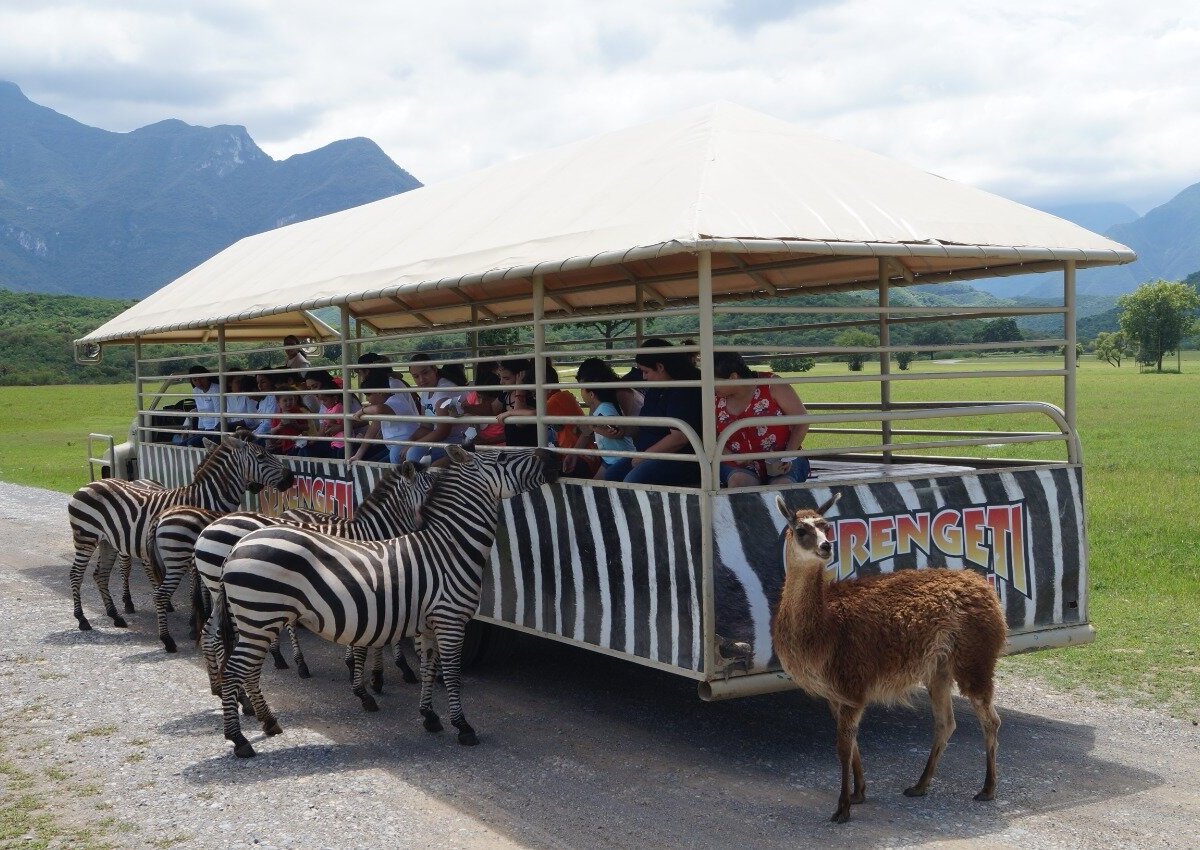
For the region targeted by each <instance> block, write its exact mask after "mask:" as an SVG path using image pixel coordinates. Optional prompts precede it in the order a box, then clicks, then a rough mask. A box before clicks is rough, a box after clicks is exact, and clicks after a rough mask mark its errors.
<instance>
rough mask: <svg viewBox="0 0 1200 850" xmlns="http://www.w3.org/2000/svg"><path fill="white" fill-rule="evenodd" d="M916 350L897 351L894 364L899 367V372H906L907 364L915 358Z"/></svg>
mask: <svg viewBox="0 0 1200 850" xmlns="http://www.w3.org/2000/svg"><path fill="white" fill-rule="evenodd" d="M916 356H917V355H916V352H913V351H897V352H896V364H897V365H898V366H899V367H900V371H901V372H907V371H908V367H909V364H911V363H912V362H913V359H914V358H916Z"/></svg>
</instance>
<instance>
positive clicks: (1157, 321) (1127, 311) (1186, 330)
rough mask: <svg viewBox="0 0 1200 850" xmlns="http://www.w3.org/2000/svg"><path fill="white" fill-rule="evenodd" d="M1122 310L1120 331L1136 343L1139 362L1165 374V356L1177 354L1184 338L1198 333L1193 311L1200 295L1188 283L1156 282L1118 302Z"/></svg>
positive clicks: (1124, 296)
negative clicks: (1151, 365) (1154, 367)
mask: <svg viewBox="0 0 1200 850" xmlns="http://www.w3.org/2000/svg"><path fill="white" fill-rule="evenodd" d="M1117 306H1119V307H1120V308H1121V309H1122V313H1121V330H1122V331H1123V332H1124V333H1125V335H1126V337H1128V338H1129V339H1130V340H1132V341H1134V342H1136V343H1137V346H1138V362H1140V363H1146V364H1151V363H1153V364H1155V366H1156V368H1157V371H1159V372H1161V371H1162V361H1163V357H1164V356H1166V354H1168V353H1169V352H1172V351H1178V350H1179V344H1180V343H1181V342H1183V338H1184V337H1186V336H1190V335H1191V334H1193V333H1195V332H1196V320H1195V317H1194V315H1193V314H1194V312H1195V311H1196V309H1197V308H1200V294H1197V293H1196V290H1195V289H1193V288H1192V287H1190V286H1188V285H1187V284H1185V283H1179V282H1177V281H1167V280H1156V281H1154V282H1153V283H1143V284H1142V285H1141V286H1139V287H1138V288H1137V291H1136V292H1131V293H1129V294H1128V295H1122V296H1121V297H1120V298H1118V299H1117Z"/></svg>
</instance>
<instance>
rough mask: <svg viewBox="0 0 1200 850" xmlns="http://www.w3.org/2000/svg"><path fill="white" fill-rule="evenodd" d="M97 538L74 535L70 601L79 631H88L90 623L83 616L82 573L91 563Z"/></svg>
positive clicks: (90, 628) (90, 626) (90, 627)
mask: <svg viewBox="0 0 1200 850" xmlns="http://www.w3.org/2000/svg"><path fill="white" fill-rule="evenodd" d="M98 542H99V541H98V540H97V539H96V538H94V537H84V536H82V535H79V534H76V535H75V560H74V561H73V562H72V563H71V602H72V603H73V604H74V606H75V620H76V622H78V623H79V631H81V632H90V631H91V630H92V624H91V623H89V622H88V618H87V617H85V616H83V598H82V594H81V590H82V588H83V575H84V573H86V572H87V568H88V564H89V563H91V560H92V555H93V554H94V553H95V551H96V548H97V545H98Z"/></svg>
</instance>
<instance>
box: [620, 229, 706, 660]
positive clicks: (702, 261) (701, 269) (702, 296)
mask: <svg viewBox="0 0 1200 850" xmlns="http://www.w3.org/2000/svg"><path fill="white" fill-rule="evenodd" d="M696 259H697V278H698V280H697V289H698V292H697V295H698V307H699V310H700V358H699V359H700V384H701V387H700V393H701V399H702V400H703V404H701V410H702V411H703V414H704V418H703V419H702V420H701V424H702V426H703V427H702V429H701V432H700V437H701V439H702V440H703V442H704V445H703V447H702V449H703V451H704V459H705V460H706V461H707V462H706V463H702V464H701V467H700V481H701V488H700V495H699V498H700V528H701V532H700V592H701V598H700V604H701V608H702V610H703V614H702V616H703V620H702V623H703V627H704V674H705V676H706V677H707V676H712V675H715V674H716V666H717V637H716V634H717V604H716V596H715V585H714V582H713V546H714V541H713V534H714V533H715V532H714V530H713V498H714V490H715V488H717V487H719V486H720V479H719V478H714V477H713V476H714V473H715V472H716V468H717V461H716V456H715V451H716V443H717V412H716V406H715V405H714V404H713V399H714V398H715V395H714V388H715V385H716V375H715V370H714V368H713V290H712V252H711V251H701V252H700V254H699V256H698V257H697V258H696ZM638 309H639V310H640V309H641V305H639V306H638ZM638 344H639V345H640V344H641V340H640V339H639V341H638Z"/></svg>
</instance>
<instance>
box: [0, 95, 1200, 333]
mask: <svg viewBox="0 0 1200 850" xmlns="http://www.w3.org/2000/svg"><path fill="white" fill-rule="evenodd" d="M420 185H421V184H420V182H419V181H417V179H416V178H414V177H413V176H412V175H411V174H409V173H408V172H407V171H405V170H404V169H403V168H401V167H400V166H398V165H396V163H394V162H393V161H392V160H391V159H389V158H388V156H387V155H386V154H385V153H384V152H383V151H382V150H380V149H379V147H378V145H376V144H375V143H374V142H372V141H371V140H370V139H363V138H357V139H345V140H342V141H338V142H334V143H332V144H330V145H326V146H325V147H323V148H320V149H318V150H315V151H310V152H308V153H303V154H298V155H296V156H292V157H289V158H288V159H286V160H283V161H276V160H274V159H272V158H271V157H270V156H268V155H267V154H266V153H264V152H263V151H262V150H261V149H260V148H259V147H258V145H256V144H255V143H254V140H253V139H252V138H251V137H250V135H249V134H248V133H247V132H246V128H245V127H240V126H232V125H221V126H217V127H194V126H191V125H188V124H185V123H184V122H182V121H178V120H173V119H169V120H165V121H160V122H158V123H156V124H151V125H149V126H147V127H142V128H140V129H137V130H134V131H132V132H129V133H114V132H109V131H107V130H101V129H98V128H95V127H89V126H87V125H84V124H81V123H79V122H78V121H75V120H74V119H71V118H68V117H67V116H65V115H61V114H59V113H57V112H55V111H54V110H52V109H48V108H47V107H44V106H40V105H38V104H36V103H33V102H32V101H30V100H29V99H28V98H27V97H25V95H24V94H23V93H22V92H21V90H20V88H18V87H17V86H16V85H15V84H14V83H10V82H4V81H0V288H3V289H9V290H12V291H18V292H22V291H23V292H45V293H59V294H86V295H91V296H104V297H111V298H141V297H143V296H145V295H147V294H149V293H150V292H153V291H154V290H156V289H158V288H159V287H161V286H163V285H164V284H166V283H169V282H170V281H172V280H174V279H175V278H176V277H178V276H179V275H181V274H183V273H184V272H186V271H187V270H188V269H191V268H192V267H194V266H196V265H198V264H199V263H201V262H203V261H204V260H206V259H208V258H209V257H211V256H212V255H213V254H216V253H217V252H219V251H221V250H222V249H224V248H225V247H227V246H229V245H231V244H232V243H234V242H236V241H237V240H238V239H241V238H242V237H244V236H249V235H251V234H254V233H260V232H262V231H265V230H270V229H272V228H275V227H280V226H282V225H285V224H290V223H291V222H295V221H302V220H305V219H309V218H315V217H317V216H321V215H325V214H328V213H331V212H337V211H339V210H343V209H347V208H349V207H353V206H358V205H359V204H365V203H368V202H370V201H375V200H378V199H380V198H385V197H388V196H390V195H395V194H398V193H400V192H405V191H408V190H409V189H415V188H417V187H418V186H420ZM1046 211H1047V212H1050V213H1052V214H1054V215H1057V216H1059V217H1061V218H1065V219H1067V220H1069V221H1073V222H1075V223H1076V224H1079V225H1082V226H1083V227H1086V228H1088V229H1089V230H1093V231H1096V232H1098V233H1103V234H1105V235H1107V236H1109V237H1111V238H1113V239H1115V240H1116V241H1118V242H1121V243H1123V244H1125V245H1128V246H1129V247H1130V248H1133V249H1134V250H1135V251H1136V252H1137V254H1138V260H1137V262H1135V263H1131V264H1129V265H1125V266H1113V267H1106V268H1099V269H1083V270H1081V271H1080V273H1079V277H1078V292H1079V295H1080V306H1081V315H1083V313H1084V310H1083V309H1082V307H1083V306H1084V304H1085V302H1086V303H1087V304H1088V306H1089V308H1090V310H1091V311H1096V312H1100V311H1103V310H1107V309H1109V308H1110V307H1111V306H1112V305H1113V304H1114V303H1115V299H1116V296H1118V295H1120V294H1122V293H1125V292H1131V291H1133V290H1134V289H1136V288H1137V287H1138V286H1139V285H1140V284H1142V283H1144V282H1145V281H1148V280H1154V279H1157V278H1160V277H1161V278H1166V279H1169V280H1181V279H1183V278H1185V277H1187V276H1188V275H1189V274H1191V273H1193V272H1195V271H1197V270H1200V183H1197V184H1195V185H1193V186H1189V187H1188V188H1186V189H1184V190H1183V191H1182V192H1180V193H1179V194H1178V195H1176V196H1175V197H1174V198H1172V199H1171V200H1170V201H1168V202H1167V203H1165V204H1163V205H1162V206H1159V207H1157V208H1155V209H1153V210H1151V211H1150V212H1148V213H1147V214H1146V215H1144V216H1140V217H1139V216H1138V214H1137V213H1136V212H1135V211H1134V210H1132V209H1130V208H1129V207H1127V206H1125V205H1123V204H1115V203H1087V204H1065V205H1062V206H1059V207H1055V208H1047V209H1046ZM973 286H974V287H975V288H977V289H979V290H982V291H984V292H986V293H988V294H989V295H992V296H995V297H999V298H1004V299H1010V298H1020V299H1043V298H1052V299H1061V297H1062V295H1061V293H1062V277H1061V275H1058V274H1045V275H1025V276H1022V277H1015V278H1013V277H1007V278H997V279H994V280H981V281H976V282H974V283H973Z"/></svg>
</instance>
